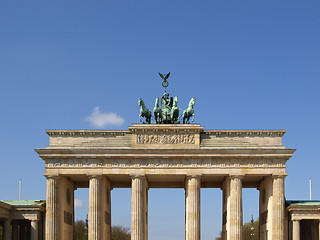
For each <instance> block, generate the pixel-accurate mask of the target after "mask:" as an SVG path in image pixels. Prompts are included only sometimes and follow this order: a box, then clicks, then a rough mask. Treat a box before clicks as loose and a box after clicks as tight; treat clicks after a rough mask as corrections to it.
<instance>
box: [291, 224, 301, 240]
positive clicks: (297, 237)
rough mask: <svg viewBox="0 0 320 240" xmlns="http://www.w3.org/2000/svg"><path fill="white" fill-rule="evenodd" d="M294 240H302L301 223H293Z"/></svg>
mask: <svg viewBox="0 0 320 240" xmlns="http://www.w3.org/2000/svg"><path fill="white" fill-rule="evenodd" d="M292 240H300V221H299V220H293V221H292Z"/></svg>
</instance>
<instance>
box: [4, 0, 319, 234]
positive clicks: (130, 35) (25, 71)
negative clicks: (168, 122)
mask: <svg viewBox="0 0 320 240" xmlns="http://www.w3.org/2000/svg"><path fill="white" fill-rule="evenodd" d="M319 43H320V2H319V1H312V0H310V1H295V0H293V1H273V0H268V1H253V0H252V1H247V0H244V1H223V0H210V1H172V0H171V1H166V0H163V1H107V0H105V1H102V0H100V1H81V0H80V1H74V0H69V1H60V0H56V1H33V0H30V1H20V2H19V1H5V0H4V1H1V2H0V86H1V87H0V91H1V94H0V146H1V147H0V161H1V175H0V190H1V191H0V192H1V193H0V199H17V198H18V181H19V178H22V185H23V190H22V197H23V198H24V199H45V188H46V185H45V183H46V181H45V178H44V177H43V175H42V174H43V173H44V162H43V161H42V160H41V159H39V157H38V156H37V154H36V153H35V151H34V149H35V148H42V147H45V146H46V145H48V140H49V137H48V136H47V135H46V134H45V131H44V130H45V129H95V128H98V129H101V128H102V129H127V127H128V126H129V125H131V124H132V123H137V122H138V112H139V108H138V106H137V99H138V98H140V97H141V98H143V99H144V100H145V102H146V104H147V106H148V107H149V108H152V107H153V104H154V98H155V97H160V96H161V95H162V93H163V89H162V87H161V79H160V78H159V76H158V72H162V73H167V72H169V71H170V72H171V76H170V79H169V82H170V86H169V87H168V92H169V93H170V94H171V95H177V96H179V107H180V108H185V107H186V106H187V103H188V101H189V100H190V98H191V97H195V98H196V99H197V101H196V105H195V111H196V119H195V122H197V123H200V124H201V125H202V126H204V127H205V129H286V130H287V133H286V134H285V136H284V145H286V146H288V147H290V148H296V149H297V151H296V153H295V154H294V157H293V158H292V159H290V160H289V161H288V163H287V172H288V173H289V176H288V177H287V179H286V197H287V199H308V198H309V188H308V181H309V178H312V181H313V198H314V199H320V176H319V168H320V159H319V156H318V152H317V151H318V149H319V144H320V141H319V135H320V127H319V123H320V108H319V103H320V94H319V91H320V79H319V76H320V44H319ZM97 107H98V108H97ZM94 113H95V114H96V115H94ZM90 116H91V117H92V116H97V117H98V119H97V118H95V120H97V121H98V122H97V121H96V122H92V121H91V122H90V121H89V120H90ZM110 117H111V118H110ZM110 119H111V120H110ZM91 120H92V118H91ZM99 123H100V125H99ZM183 194H184V193H183V190H182V189H176V190H165V189H164V190H154V189H151V190H150V195H149V197H150V201H149V210H150V211H149V214H150V216H149V223H150V226H149V239H150V240H157V239H164V237H165V238H166V239H169V240H170V239H175V240H176V239H181V240H182V239H184V212H183V211H184V210H183V209H184V195H183ZM201 194H202V196H201V197H202V239H212V238H213V237H214V236H216V235H218V232H219V229H220V228H221V191H220V190H219V189H204V190H202V192H201ZM243 195H244V196H243V198H244V211H245V213H244V220H245V221H249V220H250V218H251V214H254V216H257V209H258V205H257V201H258V192H257V191H256V190H255V189H244V191H243ZM76 197H77V199H79V200H80V201H81V202H82V203H83V206H82V207H81V206H79V207H78V208H77V210H76V217H78V218H84V217H85V215H86V212H87V198H88V193H87V190H77V192H76ZM112 199H113V203H112V204H113V205H112V211H113V214H112V217H113V223H114V224H122V225H125V226H128V227H130V189H114V190H113V195H112ZM169 200H170V201H169ZM80 205H81V204H80ZM166 209H167V210H166ZM163 219H165V220H163Z"/></svg>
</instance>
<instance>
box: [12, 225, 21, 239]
mask: <svg viewBox="0 0 320 240" xmlns="http://www.w3.org/2000/svg"><path fill="white" fill-rule="evenodd" d="M18 233H19V225H18V223H17V222H15V223H13V224H12V240H18Z"/></svg>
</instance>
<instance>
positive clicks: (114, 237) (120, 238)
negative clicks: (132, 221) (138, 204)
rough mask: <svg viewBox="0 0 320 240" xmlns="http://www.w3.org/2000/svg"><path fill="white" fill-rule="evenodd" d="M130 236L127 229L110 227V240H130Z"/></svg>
mask: <svg viewBox="0 0 320 240" xmlns="http://www.w3.org/2000/svg"><path fill="white" fill-rule="evenodd" d="M130 239H131V234H130V231H129V228H126V227H123V226H112V229H111V240H130Z"/></svg>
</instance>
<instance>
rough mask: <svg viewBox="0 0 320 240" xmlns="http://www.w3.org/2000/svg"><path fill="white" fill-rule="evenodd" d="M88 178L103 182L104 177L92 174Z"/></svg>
mask: <svg viewBox="0 0 320 240" xmlns="http://www.w3.org/2000/svg"><path fill="white" fill-rule="evenodd" d="M87 177H88V178H89V179H93V178H96V179H99V180H101V179H102V178H103V176H102V175H101V174H90V175H87Z"/></svg>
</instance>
